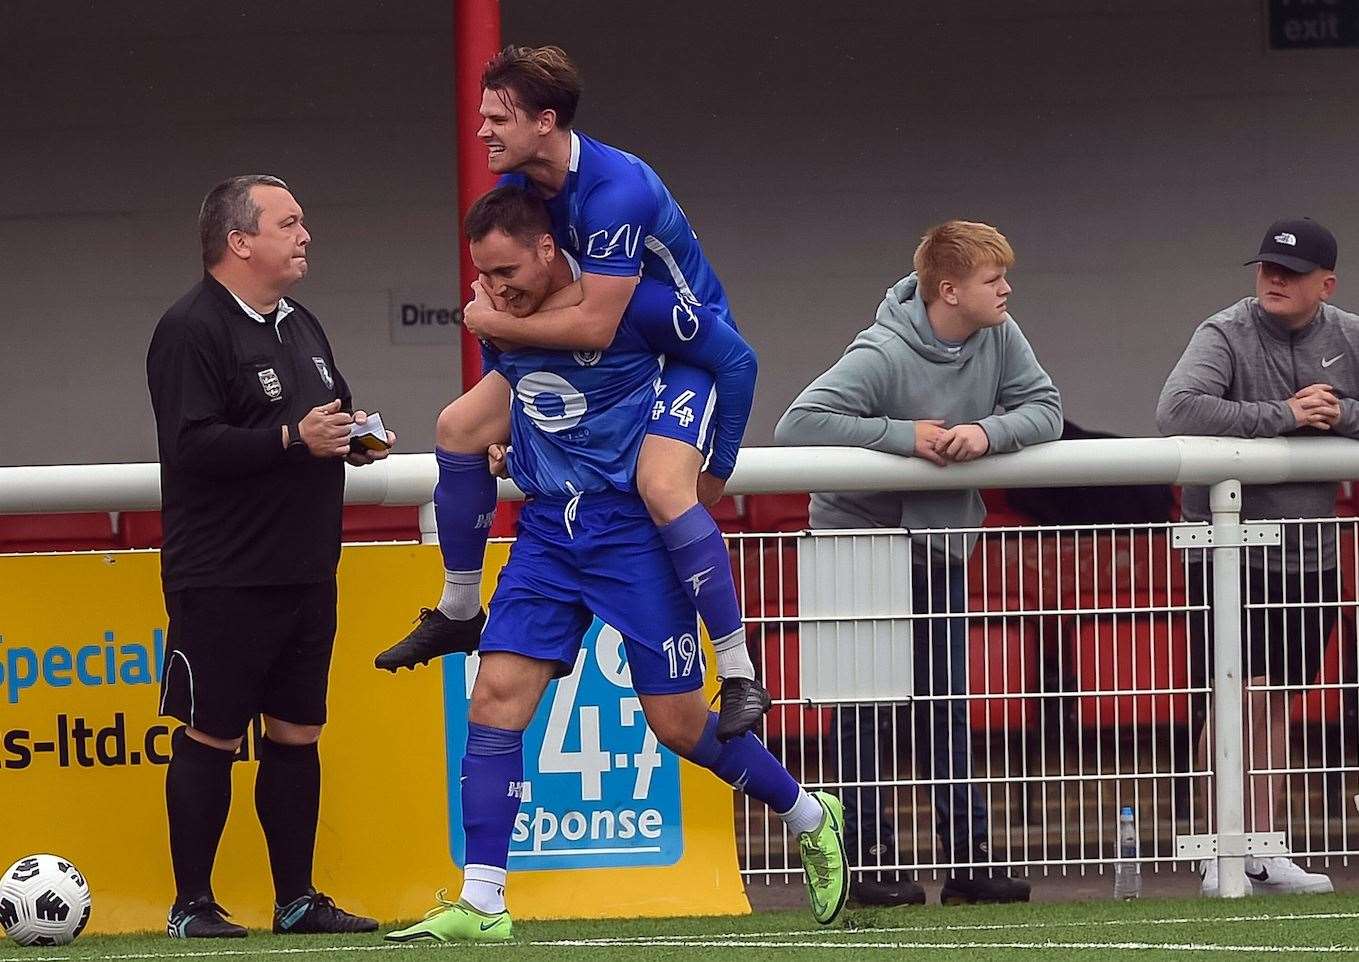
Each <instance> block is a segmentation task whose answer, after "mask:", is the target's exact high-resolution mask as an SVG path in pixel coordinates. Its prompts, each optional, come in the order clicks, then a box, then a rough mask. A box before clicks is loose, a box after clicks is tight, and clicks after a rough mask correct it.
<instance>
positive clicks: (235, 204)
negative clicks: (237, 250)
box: [198, 174, 288, 270]
mask: <svg viewBox="0 0 1359 962" xmlns="http://www.w3.org/2000/svg"><path fill="white" fill-rule="evenodd" d="M260 186H264V187H282V188H283V189H284V190H287V189H288V185H287V184H285V183H284V182H283V181H281V180H280V179H279V178H277V177H271V176H270V175H268V174H241V175H240V176H238V177H228V178H227V179H226V180H224V181H222V182H221V183H220V184H218V185H217V186H216V187H214V188H213V189H212V190H210V191H208V196H206V197H204V198H203V206H202V207H200V208H199V210H198V239H199V242H200V243H201V244H202V246H203V269H204V270H206V269H208V268H209V267H212V266H213V265H214V264H216V263H217V262H218V261H220V260H221V259H222V258H223V257H224V256H226V246H227V235H228V234H230V233H231V232H232V231H234V230H239V231H245V232H246V233H247V234H258V233H259V231H260V209H259V207H257V206H256V205H255V203H254V201H252V200H251V199H250V188H252V187H260Z"/></svg>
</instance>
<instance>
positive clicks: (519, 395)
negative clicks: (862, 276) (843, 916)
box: [387, 187, 848, 942]
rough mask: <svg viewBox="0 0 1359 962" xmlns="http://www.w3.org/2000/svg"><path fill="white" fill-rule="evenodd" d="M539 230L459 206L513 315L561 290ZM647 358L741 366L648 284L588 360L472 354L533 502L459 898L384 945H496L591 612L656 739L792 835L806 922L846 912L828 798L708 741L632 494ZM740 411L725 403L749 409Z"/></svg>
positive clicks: (686, 310) (666, 585) (487, 662)
mask: <svg viewBox="0 0 1359 962" xmlns="http://www.w3.org/2000/svg"><path fill="white" fill-rule="evenodd" d="M549 226H550V225H549V222H548V215H547V211H546V209H545V208H544V206H543V204H542V202H541V201H540V200H539V199H538V198H537V197H536V196H535V195H534V194H532V193H530V192H528V191H527V190H524V189H521V188H514V187H507V188H498V189H497V190H494V191H492V192H491V193H489V194H487V195H486V196H485V197H483V198H481V199H480V200H478V201H477V203H476V204H475V205H473V207H472V209H471V210H470V211H469V212H468V216H467V220H466V230H467V233H468V236H469V238H470V239H471V247H472V257H473V260H474V262H475V263H476V265H477V268H478V270H479V271H481V273H482V275H483V276H484V277H486V278H489V279H490V281H491V283H492V285H493V286H495V287H497V288H498V291H499V293H501V294H502V295H503V296H504V301H505V302H506V303H507V306H508V308H509V309H510V310H511V311H513V312H514V313H515V314H516V315H522V316H527V315H528V314H530V313H532V312H534V311H536V310H538V309H539V308H540V307H548V308H552V307H556V306H558V305H560V304H563V303H571V300H573V299H574V296H575V295H576V292H575V287H576V286H575V285H572V284H571V272H570V268H569V266H568V265H567V264H566V263H565V261H564V259H563V258H562V257H560V256H559V255H558V252H557V250H556V247H555V244H554V243H553V241H552V238H551V236H550V234H549V233H548V231H549ZM582 286H583V285H582ZM549 295H551V296H549ZM680 317H682V318H683V319H684V323H683V324H677V323H676V319H677V318H680ZM658 353H664V354H665V355H666V357H667V358H671V357H673V358H678V359H682V360H686V361H690V362H693V361H700V360H704V359H706V358H713V357H716V358H721V359H723V360H722V362H721V364H720V365H719V366H720V367H722V368H724V369H725V368H731V367H739V366H741V365H742V364H743V363H744V364H753V361H754V355H753V353H752V352H751V351H750V348H749V346H748V345H746V344H745V342H744V341H743V340H741V338H740V336H739V335H737V334H736V332H735V331H734V330H733V329H732V328H731V327H730V326H729V325H727V324H724V323H723V322H721V321H720V320H718V319H717V318H716V317H715V316H714V315H713V314H712V312H710V311H708V310H707V309H706V308H702V307H694V306H693V305H690V304H689V303H688V302H687V301H686V300H684V299H683V298H681V297H677V295H676V292H675V291H674V289H673V288H671V287H669V286H668V285H663V284H659V283H657V282H655V281H652V280H650V279H643V280H642V282H641V284H640V285H638V286H637V290H636V291H635V293H634V294H633V296H632V297H631V299H630V302H629V305H628V308H627V310H626V311H625V313H624V315H623V318H622V321H621V323H620V325H619V329H618V332H617V335H616V337H615V338H614V339H613V342H612V344H611V345H610V346H609V348H608V349H606V350H604V351H602V352H600V353H599V354H598V355H597V356H592V357H590V358H588V359H582V358H581V356H580V352H574V353H573V352H570V351H552V350H542V349H536V348H520V349H515V350H506V351H503V352H502V351H499V350H496V349H494V348H492V349H489V350H488V351H487V357H488V360H489V363H490V364H491V366H492V367H493V369H494V370H493V372H492V373H490V374H488V375H487V378H486V380H487V381H491V382H492V383H494V382H496V381H499V382H501V383H502V384H503V385H506V386H507V388H508V389H509V390H510V391H511V392H512V402H511V405H512V406H511V435H512V440H513V444H512V446H511V448H510V451H509V453H508V456H507V461H506V463H507V467H508V470H509V472H510V474H511V476H512V477H513V478H514V480H515V482H516V483H518V485H519V486H520V487H521V488H523V489H524V491H525V492H526V493H528V494H529V495H531V498H530V500H529V501H528V503H527V504H526V505H525V507H524V512H523V514H522V515H521V516H520V519H519V537H518V539H517V540H516V541H515V544H514V547H513V548H512V549H511V552H510V559H509V562H508V563H507V565H506V566H505V569H504V571H502V572H501V575H500V580H499V583H498V585H497V587H496V593H495V596H494V598H493V599H492V601H491V606H490V617H489V618H488V620H487V622H486V626H485V629H484V630H483V632H482V635H481V644H480V652H481V664H480V667H479V670H478V673H477V678H476V682H475V684H474V686H473V689H472V697H471V704H470V706H469V708H468V734H467V755H466V757H465V758H464V759H463V767H462V780H461V791H462V810H463V827H464V830H465V832H466V836H467V857H466V861H467V864H466V866H465V867H464V872H463V889H462V895H461V898H459V900H458V901H457V902H456V903H447V902H443V901H442V900H441V904H440V906H438V907H436V908H435V910H433V911H432V912H431V913H430V915H429V916H428V917H427V918H426V919H425V920H424V921H422V922H419V923H416V924H415V925H412V926H410V927H408V928H406V929H402V930H400V931H397V932H392V933H390V934H389V935H388V936H387V938H388V939H389V940H391V941H396V942H407V941H416V940H434V941H445V942H446V941H460V940H470V941H503V940H507V939H509V938H510V936H511V922H510V917H509V914H508V912H507V911H506V909H505V900H504V890H505V881H506V865H507V862H508V858H509V845H510V835H511V831H512V829H513V826H514V820H515V817H516V815H517V813H518V811H519V798H518V797H517V793H516V792H515V791H514V785H515V784H516V783H518V782H522V781H523V778H524V759H523V733H524V729H525V728H526V727H527V726H528V724H529V721H530V720H531V719H532V717H533V715H534V712H535V710H536V709H537V707H538V702H539V700H540V699H541V698H542V695H543V692H544V690H545V689H546V687H547V684H548V682H549V681H551V680H552V679H553V678H554V677H560V676H562V675H564V674H566V673H568V672H569V671H570V670H571V668H572V666H573V665H574V663H575V660H576V652H577V651H578V650H579V648H580V645H581V640H582V637H583V635H584V634H585V631H586V629H587V628H588V627H589V625H590V622H591V620H592V617H593V616H595V615H597V616H598V617H599V618H601V619H602V620H604V621H605V622H607V623H608V624H610V625H612V626H613V627H614V628H616V629H618V631H619V632H620V633H621V634H622V636H623V641H624V645H625V649H626V652H627V660H628V667H629V670H630V673H631V676H632V682H633V687H634V688H635V689H636V690H637V694H638V696H639V699H640V701H641V704H642V710H643V712H644V713H645V715H646V720H647V724H648V726H650V728H651V729H652V731H653V732H655V734H656V737H657V739H658V740H659V741H660V742H661V744H663V745H665V746H666V747H667V748H669V749H671V750H672V751H674V752H675V753H677V754H679V755H681V756H683V757H685V758H687V759H689V760H690V761H692V762H693V763H694V764H697V765H701V766H703V767H704V768H707V769H709V770H710V771H712V772H714V773H715V774H716V775H717V776H718V777H720V778H722V779H723V780H724V781H726V782H728V783H729V784H733V785H739V786H740V787H741V789H742V790H743V791H745V792H746V794H748V795H750V796H751V797H753V798H757V799H759V800H761V801H763V802H765V803H766V804H768V805H769V806H771V807H772V808H773V809H774V810H775V811H776V812H778V813H780V817H781V818H782V819H783V820H784V822H785V823H786V824H787V825H788V827H789V830H790V831H792V832H793V833H794V834H796V835H797V836H798V837H799V841H800V844H801V849H802V859H803V867H804V871H805V873H806V878H807V888H808V893H809V895H810V897H811V902H812V909H813V912H814V914H815V915H816V918H817V920H818V921H820V922H822V923H823V924H828V923H830V922H831V921H833V920H834V918H835V917H836V916H837V915H838V914H839V912H840V909H841V908H842V907H843V906H844V901H845V896H846V893H847V890H848V887H847V882H846V878H847V877H846V873H845V863H844V838H843V831H842V828H841V808H840V802H839V801H838V800H837V799H836V798H834V797H833V796H831V795H828V794H825V793H821V792H818V793H816V794H815V795H809V794H808V793H807V792H806V791H804V790H803V789H802V788H801V787H800V786H799V785H798V784H797V782H796V781H794V780H793V777H792V776H791V775H789V774H788V772H787V770H786V769H784V767H783V766H782V765H780V764H779V762H778V761H777V760H776V759H775V758H774V756H773V755H771V754H770V753H769V750H768V749H766V748H765V747H764V745H763V744H761V743H760V741H759V740H758V739H757V738H756V737H755V736H754V735H752V734H750V733H749V732H747V733H744V734H742V735H739V736H737V737H734V738H731V739H729V740H727V741H725V742H722V741H719V740H718V738H717V733H716V729H717V716H716V715H714V714H712V713H710V712H709V711H708V708H707V704H706V703H705V701H704V699H703V695H702V685H703V677H702V675H703V669H702V659H701V658H700V657H698V649H697V645H696V641H695V637H694V627H695V620H694V610H693V607H692V605H691V604H690V601H689V599H688V597H687V594H686V592H685V591H684V590H683V588H681V587H680V583H679V580H678V579H677V577H676V575H675V569H674V566H673V564H672V563H671V560H670V557H669V555H668V553H667V551H666V548H665V545H664V543H663V540H662V536H661V534H660V533H658V532H657V530H656V527H655V525H654V524H653V523H652V521H651V518H650V516H649V515H648V513H647V509H646V506H645V505H644V504H643V503H642V501H641V498H640V497H638V495H637V492H636V490H635V484H634V482H635V474H634V466H635V464H636V459H637V453H638V451H639V449H640V448H641V446H642V445H643V444H644V443H645V442H644V437H645V431H646V426H647V424H648V418H649V412H650V411H651V407H652V405H653V403H654V402H655V399H656V390H657V385H658V381H659V380H660V378H661V370H660V365H659V363H658V362H657V357H656V355H657V354H658ZM587 360H588V361H589V363H586V361H587ZM667 363H669V362H667ZM749 400H750V397H749V394H747V395H746V396H745V397H744V398H743V399H740V400H737V401H734V402H733V403H736V404H738V405H739V404H741V403H744V405H745V406H746V408H747V412H748V407H749ZM741 416H742V417H744V413H742V414H741Z"/></svg>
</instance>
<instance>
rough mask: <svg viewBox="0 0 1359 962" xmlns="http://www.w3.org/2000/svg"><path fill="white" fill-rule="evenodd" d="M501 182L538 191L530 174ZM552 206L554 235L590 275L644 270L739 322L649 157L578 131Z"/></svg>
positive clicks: (550, 202)
mask: <svg viewBox="0 0 1359 962" xmlns="http://www.w3.org/2000/svg"><path fill="white" fill-rule="evenodd" d="M499 183H500V184H501V185H506V184H512V185H514V186H517V187H527V188H530V189H533V184H532V183H531V182H530V181H529V179H528V177H526V176H525V175H523V174H506V175H504V176H503V177H501V178H500V182H499ZM547 207H548V211H549V212H550V213H551V216H552V234H553V236H554V238H555V239H556V241H557V243H558V244H559V245H560V246H562V247H564V248H566V249H567V250H568V251H570V252H571V254H572V255H573V256H575V258H576V260H577V261H579V263H580V269H581V270H582V271H584V272H585V273H587V274H611V275H615V276H621V277H628V276H635V275H637V274H638V273H639V272H640V273H641V275H642V276H643V277H649V278H652V279H653V280H656V281H659V282H661V283H663V284H666V285H668V286H670V287H671V288H673V289H675V290H677V291H678V292H679V293H681V294H683V295H684V296H685V297H686V298H687V299H688V300H689V302H690V303H691V304H694V305H700V304H701V305H703V306H704V307H706V308H708V310H710V311H711V312H712V313H713V315H714V316H715V317H717V318H718V319H720V320H722V321H725V322H726V323H727V324H733V321H732V318H731V308H730V306H729V305H728V304H727V293H726V291H724V290H723V289H722V282H721V281H719V280H718V279H717V273H716V272H715V271H714V270H713V268H712V265H711V264H709V263H708V258H707V257H706V256H705V255H704V253H703V247H702V245H700V244H699V242H698V235H697V234H695V233H694V230H693V228H692V227H690V226H689V218H687V217H686V216H685V215H684V211H683V210H682V209H681V208H680V205H679V204H678V203H676V202H675V198H674V197H672V196H671V195H670V191H669V190H668V189H667V188H666V186H665V184H664V183H663V182H662V181H661V179H660V177H658V176H657V175H656V172H655V171H654V170H652V169H651V167H650V166H648V165H647V163H646V162H645V161H644V160H642V159H641V158H639V157H635V156H633V155H632V154H630V153H628V152H627V151H624V150H619V149H618V148H617V147H610V146H609V145H608V144H602V143H600V142H599V141H597V140H595V139H593V138H591V137H587V136H585V135H584V134H582V133H578V132H576V131H572V132H571V162H570V167H569V168H568V170H567V174H566V183H565V184H564V185H563V186H562V189H561V190H560V191H558V192H557V194H556V196H554V197H552V198H550V199H548V201H547Z"/></svg>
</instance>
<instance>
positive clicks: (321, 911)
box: [274, 889, 378, 935]
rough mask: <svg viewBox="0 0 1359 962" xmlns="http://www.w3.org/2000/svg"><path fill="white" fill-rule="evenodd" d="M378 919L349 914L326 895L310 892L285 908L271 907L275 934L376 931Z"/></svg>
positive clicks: (281, 906) (283, 906) (329, 933)
mask: <svg viewBox="0 0 1359 962" xmlns="http://www.w3.org/2000/svg"><path fill="white" fill-rule="evenodd" d="M377 927H378V924H377V919H369V918H364V917H363V916H362V915H351V914H350V913H349V912H346V911H345V910H344V909H342V908H339V907H338V906H337V905H336V904H335V900H334V899H332V898H331V897H330V896H329V895H322V894H321V893H320V892H318V891H316V890H315V889H312V890H311V891H310V892H308V893H307V894H306V895H304V896H302V897H301V898H299V899H293V900H292V901H291V902H289V903H288V904H287V905H275V906H274V934H275V935H331V934H349V933H353V932H376V931H377Z"/></svg>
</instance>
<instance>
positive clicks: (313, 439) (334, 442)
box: [297, 398, 354, 458]
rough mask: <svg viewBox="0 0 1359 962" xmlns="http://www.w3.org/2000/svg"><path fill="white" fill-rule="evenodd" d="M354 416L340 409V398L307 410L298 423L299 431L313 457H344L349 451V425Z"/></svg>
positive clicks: (352, 421)
mask: <svg viewBox="0 0 1359 962" xmlns="http://www.w3.org/2000/svg"><path fill="white" fill-rule="evenodd" d="M353 423H354V418H353V417H351V416H350V415H349V413H348V412H346V411H341V410H340V399H339V398H336V399H335V400H333V401H331V402H330V403H329V404H322V405H321V406H320V407H314V408H312V409H311V410H310V411H308V412H307V416H306V417H304V418H303V419H302V420H301V421H299V422H298V425H297V433H298V435H299V436H300V437H301V438H302V443H303V444H305V445H306V446H307V450H308V451H310V452H311V454H312V457H316V458H342V457H344V456H345V455H347V454H348V453H349V425H351V424H353Z"/></svg>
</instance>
